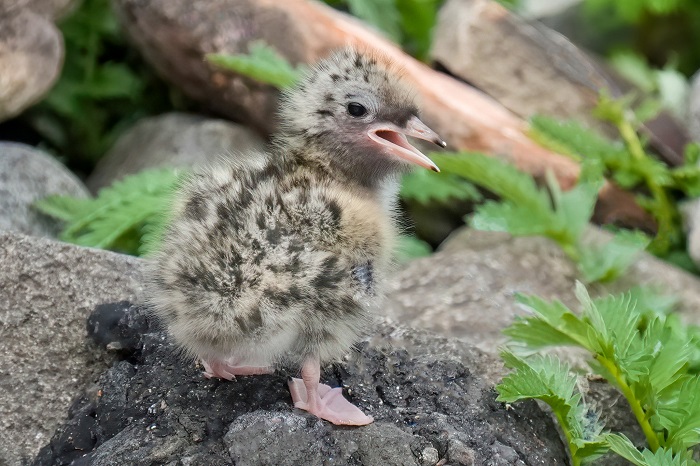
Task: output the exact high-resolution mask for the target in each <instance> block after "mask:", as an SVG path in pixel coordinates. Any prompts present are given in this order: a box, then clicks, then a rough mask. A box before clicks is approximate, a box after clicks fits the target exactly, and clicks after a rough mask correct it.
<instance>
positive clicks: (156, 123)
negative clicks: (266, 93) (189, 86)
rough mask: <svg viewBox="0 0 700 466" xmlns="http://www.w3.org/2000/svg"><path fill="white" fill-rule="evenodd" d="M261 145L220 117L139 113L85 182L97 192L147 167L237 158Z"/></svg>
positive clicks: (246, 131) (178, 165) (251, 133)
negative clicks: (135, 121) (132, 125)
mask: <svg viewBox="0 0 700 466" xmlns="http://www.w3.org/2000/svg"><path fill="white" fill-rule="evenodd" d="M263 146H264V142H263V140H262V139H261V138H260V137H259V136H258V135H257V134H255V133H253V132H252V131H251V130H250V129H248V128H245V127H243V126H240V125H237V124H235V123H231V122H228V121H225V120H219V119H214V118H205V117H201V116H198V115H192V114H187V113H167V114H164V115H159V116H157V117H152V118H144V119H143V120H140V121H139V122H138V123H137V124H136V125H135V126H134V127H132V128H131V129H130V130H128V131H127V132H126V133H124V134H123V135H122V136H121V137H120V138H119V140H118V141H117V142H116V144H115V145H114V147H112V149H110V151H109V152H107V154H105V156H104V157H103V158H102V159H100V162H99V163H98V164H97V167H95V170H94V171H93V172H92V174H91V175H90V178H88V181H87V185H88V187H89V188H90V189H91V190H92V191H97V190H98V189H99V188H101V187H103V186H106V185H109V184H111V183H112V182H113V181H115V180H117V179H119V178H122V177H123V176H125V175H129V174H133V173H137V172H139V171H141V170H143V169H146V168H156V167H193V166H196V165H201V164H206V163H211V162H214V161H216V160H217V159H218V158H219V157H232V158H241V157H245V156H246V154H247V153H248V154H249V153H250V151H253V150H259V149H261V148H263Z"/></svg>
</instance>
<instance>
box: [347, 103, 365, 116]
mask: <svg viewBox="0 0 700 466" xmlns="http://www.w3.org/2000/svg"><path fill="white" fill-rule="evenodd" d="M348 113H349V114H350V115H352V116H354V117H361V116H362V115H364V114H365V113H367V109H366V108H365V106H364V105H362V104H358V103H357V102H350V103H349V104H348Z"/></svg>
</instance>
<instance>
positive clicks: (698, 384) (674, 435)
mask: <svg viewBox="0 0 700 466" xmlns="http://www.w3.org/2000/svg"><path fill="white" fill-rule="evenodd" d="M674 395H675V396H673V397H665V399H663V400H660V402H659V406H658V408H657V415H658V417H659V419H660V422H661V425H662V426H663V427H664V428H666V430H667V431H668V434H667V440H666V445H668V446H669V447H672V448H673V449H674V450H675V451H684V450H686V449H688V448H690V447H693V446H695V445H697V444H699V443H700V376H699V375H694V376H685V377H684V378H683V380H682V385H681V387H680V389H679V390H678V391H677V392H676V393H675V394H674Z"/></svg>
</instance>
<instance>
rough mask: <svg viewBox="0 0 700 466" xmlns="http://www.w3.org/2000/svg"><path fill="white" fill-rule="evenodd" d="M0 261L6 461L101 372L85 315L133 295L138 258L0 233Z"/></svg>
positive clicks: (44, 434) (40, 436)
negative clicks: (94, 309) (108, 302)
mask: <svg viewBox="0 0 700 466" xmlns="http://www.w3.org/2000/svg"><path fill="white" fill-rule="evenodd" d="M0 160H1V159H0ZM0 173H4V171H2V170H0ZM0 264H2V266H1V267H0V464H1V465H3V466H5V465H8V466H14V465H19V464H26V463H27V461H28V460H29V459H30V458H32V457H34V455H36V453H37V452H38V451H39V448H40V447H41V446H43V445H45V444H46V443H47V442H48V440H49V439H50V438H51V435H52V434H53V432H54V431H55V429H56V426H57V425H58V424H59V422H61V421H62V420H64V419H65V417H66V409H67V407H68V406H69V405H70V403H71V401H72V400H73V398H74V397H75V396H76V394H77V393H78V392H79V391H80V390H82V389H83V387H84V386H85V384H86V383H88V382H90V381H93V380H94V377H95V373H96V372H100V371H102V370H103V368H104V363H103V362H101V359H103V358H102V357H101V356H100V355H101V354H103V353H102V352H99V351H95V349H94V348H92V349H91V348H90V347H88V346H87V345H86V340H85V333H86V332H85V320H86V318H87V316H88V314H89V312H90V311H92V309H93V308H94V307H95V306H96V305H97V304H99V303H102V302H105V301H118V300H121V299H136V297H137V296H138V295H139V294H140V292H141V278H140V262H139V261H138V260H137V259H134V258H132V257H129V256H123V255H118V254H114V253H111V252H106V251H99V250H95V249H87V248H81V247H76V246H71V245H68V244H64V243H58V242H54V241H50V240H47V239H42V238H35V237H30V236H24V235H18V234H14V233H9V232H0Z"/></svg>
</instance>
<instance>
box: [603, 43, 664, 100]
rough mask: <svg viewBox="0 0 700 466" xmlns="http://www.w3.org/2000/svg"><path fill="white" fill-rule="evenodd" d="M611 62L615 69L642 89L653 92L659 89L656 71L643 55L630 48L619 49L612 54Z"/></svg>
mask: <svg viewBox="0 0 700 466" xmlns="http://www.w3.org/2000/svg"><path fill="white" fill-rule="evenodd" d="M609 62H610V65H612V67H613V68H614V69H615V71H617V72H618V73H620V74H621V75H622V76H623V77H624V78H626V79H627V80H628V81H630V82H631V83H632V84H634V85H636V86H637V87H638V88H639V89H641V90H642V91H644V92H647V93H652V92H654V91H656V90H657V82H656V76H654V71H653V70H652V69H651V67H650V66H649V64H648V63H647V61H646V59H645V58H644V57H643V56H642V55H640V54H638V53H635V52H632V51H630V50H624V51H618V52H616V53H613V54H612V56H611V57H610V59H609Z"/></svg>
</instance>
